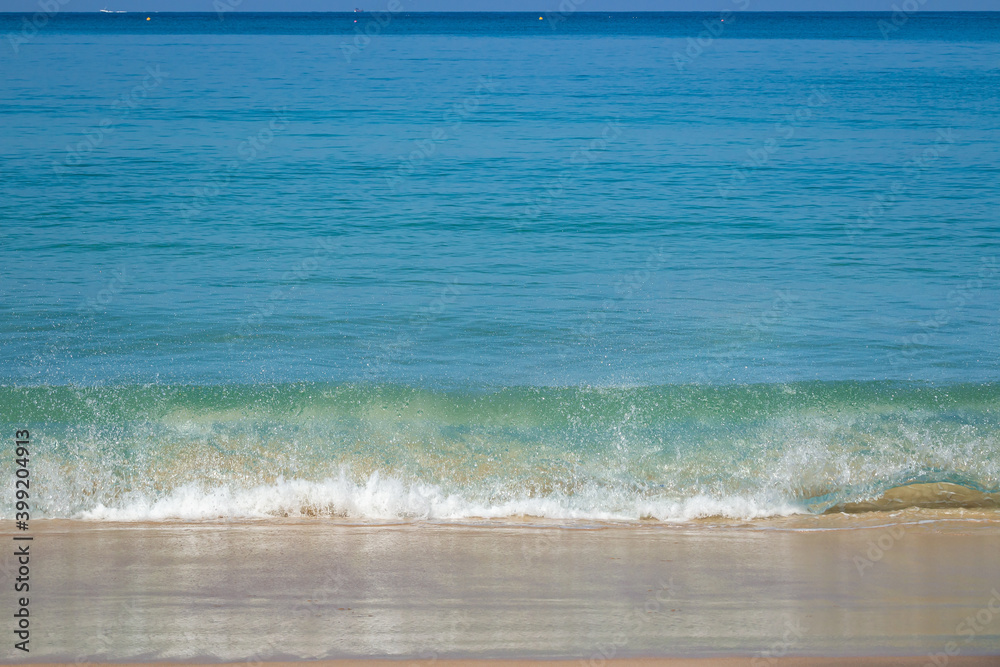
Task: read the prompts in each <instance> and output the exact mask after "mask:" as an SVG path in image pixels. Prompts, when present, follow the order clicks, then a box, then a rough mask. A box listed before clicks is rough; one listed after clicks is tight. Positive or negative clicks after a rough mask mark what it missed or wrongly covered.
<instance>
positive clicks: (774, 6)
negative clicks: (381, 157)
mask: <svg viewBox="0 0 1000 667" xmlns="http://www.w3.org/2000/svg"><path fill="white" fill-rule="evenodd" d="M51 1H53V0H50V2H51ZM561 1H562V0H401V2H402V3H403V6H404V7H405V8H406V9H407V10H408V11H428V12H433V11H553V10H555V9H556V8H558V6H559V3H560V2H561ZM910 1H911V2H919V1H920V0H910ZM40 2H44V0H0V11H13V12H35V11H39V3H40ZM903 2H904V0H750V8H749V9H750V10H751V11H833V10H837V11H892V9H893V5H897V4H902V3H903ZM212 3H213V0H65V2H64V4H63V6H62V8H63V11H83V12H93V11H97V10H99V9H102V8H105V7H106V8H108V9H122V10H128V11H175V12H182V11H183V12H199V11H201V12H214V11H215V9H214V8H213V6H212ZM388 3H389V0H280V1H276V0H243V2H242V3H240V4H239V9H238V11H286V12H287V11H306V12H307V11H326V12H331V11H351V10H352V9H354V8H355V7H360V8H362V9H364V10H366V11H376V10H381V9H385V7H386V5H387V4H388ZM45 4H49V3H45ZM228 4H234V3H233V2H229V3H228ZM574 4H577V3H574ZM732 7H733V2H732V0H583V2H582V3H579V10H580V11H693V10H702V11H715V10H719V9H727V8H732ZM920 8H921V9H922V10H926V11H935V10H937V11H967V10H977V11H997V10H1000V0H947V1H945V0H924V2H923V4H922V5H920Z"/></svg>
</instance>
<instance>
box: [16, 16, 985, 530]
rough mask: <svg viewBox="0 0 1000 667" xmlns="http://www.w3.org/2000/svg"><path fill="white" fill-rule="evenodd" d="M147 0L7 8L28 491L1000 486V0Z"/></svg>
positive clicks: (271, 497) (107, 508)
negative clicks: (109, 10) (642, 4)
mask: <svg viewBox="0 0 1000 667" xmlns="http://www.w3.org/2000/svg"><path fill="white" fill-rule="evenodd" d="M149 16H150V20H149V21H146V20H145V18H146V16H145V15H143V16H139V15H133V14H115V15H111V14H101V15H91V14H82V15H80V14H69V13H64V14H59V15H57V16H55V17H54V18H52V19H51V20H50V21H48V22H47V23H46V24H45V25H43V26H41V27H39V28H38V29H37V32H35V33H32V32H31V31H30V30H27V29H26V28H24V23H23V21H24V20H26V19H25V17H23V16H21V15H9V14H0V36H4V37H3V39H2V40H0V48H2V49H4V50H5V54H4V60H3V65H2V66H0V77H2V84H0V90H2V91H3V93H2V98H0V114H2V120H3V122H2V123H0V156H2V158H3V160H2V164H3V178H2V179H0V194H2V197H0V221H2V226H0V260H2V262H0V267H2V269H0V270H2V274H0V278H2V280H0V295H2V317H0V336H2V340H3V341H4V342H3V345H2V347H0V384H2V385H3V387H0V421H2V422H3V427H2V428H3V429H5V430H6V431H10V432H11V433H12V432H13V430H14V429H15V428H23V427H25V426H27V427H30V428H31V430H32V432H33V436H34V438H35V439H36V443H37V445H38V447H39V452H38V453H37V454H36V458H35V459H34V460H35V465H36V469H35V471H34V472H35V474H36V475H37V477H38V484H39V487H40V488H41V489H44V492H43V493H44V496H43V499H42V500H40V506H39V511H41V512H42V513H43V515H44V516H51V517H81V518H109V517H110V518H156V519H159V518H183V517H188V518H215V517H216V516H264V517H266V516H281V515H284V514H290V515H297V514H301V513H306V514H320V515H328V516H349V517H362V518H385V517H397V518H399V517H402V518H421V517H436V518H462V517H469V516H511V515H523V514H529V515H542V516H551V517H557V518H573V517H581V518H624V519H639V518H656V519H664V520H665V519H672V518H689V517H693V516H704V515H713V514H728V515H732V516H762V515H768V514H775V513H789V512H817V511H823V510H825V509H827V508H829V507H832V506H834V505H836V504H837V503H841V502H847V501H853V500H861V499H870V498H875V497H878V496H879V495H880V494H881V493H883V492H884V491H885V490H886V489H888V488H890V487H893V486H898V485H904V484H910V483H917V482H927V481H948V482H953V483H959V484H963V485H966V486H969V487H972V488H974V489H977V490H980V491H987V492H997V491H1000V470H998V468H997V465H998V463H997V462H998V461H1000V424H998V420H997V413H998V408H1000V401H998V395H997V386H996V384H995V383H996V381H997V380H998V377H1000V375H998V371H1000V355H998V351H997V350H998V346H997V342H998V333H1000V329H998V326H1000V223H998V221H997V217H996V211H997V204H998V202H1000V169H998V164H1000V132H998V130H1000V97H998V93H1000V14H998V13H990V14H972V13H966V14H947V13H923V12H922V13H919V14H915V15H911V16H909V17H906V20H905V21H901V19H900V17H896V21H897V23H896V24H893V23H892V16H891V15H889V14H846V15H839V14H811V15H810V14H751V13H739V12H737V13H735V14H733V15H732V16H729V17H726V20H725V21H722V20H720V15H719V14H627V15H626V14H622V15H606V14H586V13H574V14H570V15H565V16H561V15H558V14H551V13H549V14H543V15H542V16H543V20H542V21H539V20H538V15H523V14H507V15H479V14H471V15H464V14H463V15H428V14H423V15H420V14H397V15H392V16H391V20H389V21H388V23H386V24H385V25H378V24H377V23H376V24H374V25H375V27H372V25H373V24H372V23H371V21H373V20H375V19H373V18H370V15H368V16H364V17H363V18H361V19H360V21H359V24H355V23H354V21H355V19H356V16H355V15H353V14H352V15H346V14H340V15H338V14H315V15H270V16H269V15H240V16H236V15H225V16H224V17H223V19H224V20H221V21H220V20H219V17H218V16H217V15H216V14H203V15H177V14H152V15H149ZM880 21H881V22H882V23H881V24H880ZM886 21H888V22H889V23H886ZM887 25H892V26H893V27H894V28H895V29H894V30H892V29H887V28H886V26H887ZM357 26H361V28H360V29H361V31H362V32H361V33H360V34H359V33H357V32H355V27H357ZM723 26H725V27H723ZM366 29H367V30H368V32H369V35H370V36H369V35H364V30H366ZM25 31H26V32H25ZM11 34H13V35H15V37H13V38H11V37H10V35H11ZM11 497H13V494H12V493H8V494H5V500H4V501H3V502H4V503H7V504H6V505H3V511H4V512H5V514H10V513H11V507H10V506H9V501H8V500H6V498H11Z"/></svg>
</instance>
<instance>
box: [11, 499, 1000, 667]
mask: <svg viewBox="0 0 1000 667" xmlns="http://www.w3.org/2000/svg"><path fill="white" fill-rule="evenodd" d="M943 516H946V515H944V514H940V513H937V514H936V513H933V512H921V511H913V512H910V513H902V514H896V515H892V516H890V515H887V514H886V513H872V514H869V515H864V517H863V518H860V519H859V518H838V517H829V518H816V519H812V518H810V519H789V520H774V521H768V522H756V523H754V524H752V525H750V526H745V525H735V524H733V525H730V524H725V523H710V522H702V523H700V524H699V525H696V526H695V525H683V526H664V525H662V524H661V525H655V526H654V525H649V526H643V527H614V526H604V527H598V528H595V527H590V528H585V527H581V526H577V527H573V528H555V527H535V526H532V525H528V524H517V523H513V522H511V523H497V524H494V525H488V526H486V525H484V526H473V525H461V526H456V525H432V524H407V525H377V526H375V525H367V526H357V525H353V526H352V525H344V524H337V523H333V522H329V521H314V522H270V523H245V524H234V523H229V524H213V523H204V524H183V523H175V524H166V523H159V524H99V523H89V522H67V521H53V522H42V521H38V522H34V524H33V526H32V531H31V532H32V534H33V535H34V538H35V539H34V540H33V541H32V559H31V586H32V588H31V603H30V605H31V632H32V634H31V648H32V650H31V653H30V655H26V654H22V653H21V652H19V651H18V652H15V651H14V650H13V647H12V644H13V642H8V643H7V644H6V646H5V647H4V656H5V657H4V659H5V660H6V661H15V660H16V661H18V662H24V661H25V660H26V659H27V660H29V661H31V662H49V663H56V662H58V663H69V662H77V661H92V662H96V661H115V662H153V661H157V662H172V661H185V662H188V663H191V662H243V661H247V660H251V661H255V660H261V661H297V660H330V659H338V658H345V659H346V658H396V659H405V660H407V661H411V660H414V661H416V660H419V661H422V662H423V663H425V664H430V663H431V662H436V663H437V664H441V665H444V664H461V663H460V662H453V660H460V661H465V660H470V659H478V661H477V662H476V664H479V665H486V664H497V665H499V664H529V663H527V662H517V663H514V662H506V663H501V662H483V661H482V660H483V659H489V660H497V659H514V658H518V659H528V658H530V659H535V660H538V659H542V660H555V659H560V660H569V661H572V662H573V664H577V665H579V664H580V662H579V660H581V659H582V660H585V661H587V662H588V663H590V664H593V665H595V667H597V666H599V665H603V664H604V661H605V659H612V660H609V661H608V664H626V663H627V664H669V665H683V664H691V665H703V664H721V665H737V664H741V665H749V664H752V665H755V666H758V665H786V666H788V665H798V664H803V665H805V664H808V665H834V664H836V665H849V664H869V665H895V664H900V665H903V664H907V665H924V664H927V663H930V664H938V665H939V666H940V665H943V664H949V665H959V664H968V665H972V664H975V665H987V664H989V665H995V664H1000V659H997V658H995V657H989V656H996V655H1000V557H998V554H1000V523H998V522H997V521H995V520H988V519H983V518H981V517H980V518H978V519H975V520H970V519H969V517H976V516H977V515H975V514H974V513H962V512H952V513H951V514H949V515H947V517H949V518H947V519H946V520H940V519H941V518H942V517H943ZM986 516H991V515H986ZM992 516H995V515H992ZM963 517H964V518H963ZM931 519H935V520H933V521H932V520H931ZM5 537H6V539H7V540H8V544H12V542H10V533H6V534H5ZM4 574H5V575H6V576H8V577H9V576H10V572H9V571H5V572H4ZM4 586H5V587H7V589H8V590H10V582H9V581H7V582H4ZM7 599H8V603H7V604H8V605H9V607H12V606H13V604H14V603H13V593H8V595H7ZM12 611H13V609H11V613H12ZM949 654H950V655H949ZM861 656H880V659H879V660H877V661H873V659H872V658H866V659H862V658H861ZM899 656H910V658H909V659H907V660H903V659H901V658H900V657H899ZM928 656H932V657H928ZM977 656H978V657H977ZM824 657H826V658H830V660H821V659H820V658H824ZM623 658H626V659H628V660H627V661H624V662H622V661H621V659H623ZM637 658H650V659H653V658H672V659H673V660H669V661H662V660H653V661H651V662H646V661H643V662H636V661H635V660H633V659H637ZM693 658H704V659H708V658H711V659H712V660H710V661H707V662H706V661H691V660H690V659H693ZM719 658H726V660H725V661H721V662H720V661H719ZM803 658H809V659H808V660H805V661H803ZM682 659H684V660H682ZM591 661H593V662H591ZM369 664H375V663H369ZM385 664H393V665H398V664H400V663H399V662H398V660H397V661H393V662H391V663H385ZM546 664H553V663H546ZM567 664H568V663H567Z"/></svg>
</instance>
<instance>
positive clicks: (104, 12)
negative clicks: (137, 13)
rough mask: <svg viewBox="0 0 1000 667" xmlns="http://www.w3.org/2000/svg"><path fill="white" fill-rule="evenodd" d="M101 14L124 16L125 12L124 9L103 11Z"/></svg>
mask: <svg viewBox="0 0 1000 667" xmlns="http://www.w3.org/2000/svg"><path fill="white" fill-rule="evenodd" d="M101 13H102V14H124V13H125V10H124V9H102V10H101Z"/></svg>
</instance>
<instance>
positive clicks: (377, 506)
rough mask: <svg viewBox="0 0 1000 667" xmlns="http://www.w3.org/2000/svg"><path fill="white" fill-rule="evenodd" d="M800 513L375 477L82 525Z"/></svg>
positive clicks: (785, 506) (152, 509)
mask: <svg viewBox="0 0 1000 667" xmlns="http://www.w3.org/2000/svg"><path fill="white" fill-rule="evenodd" d="M805 511H806V510H805V509H804V508H802V507H801V506H796V505H794V504H792V503H787V502H781V501H774V502H769V501H764V500H761V499H756V498H752V497H744V496H733V497H720V498H713V497H710V496H706V495H698V496H693V497H690V498H684V499H668V498H662V499H660V498H649V497H640V496H638V495H636V494H635V493H634V492H633V493H631V494H630V493H628V492H624V491H620V490H615V489H609V488H592V489H586V490H583V491H581V492H579V493H574V494H573V495H564V494H557V495H549V496H535V497H530V496H526V495H524V496H516V495H515V496H513V497H509V498H500V499H492V500H491V499H487V498H483V497H476V496H472V495H465V494H462V493H449V492H447V491H445V490H443V489H442V488H441V487H440V486H437V485H433V484H424V483H407V482H403V481H401V480H399V479H395V478H392V477H386V476H382V475H379V474H378V473H375V474H373V475H371V476H370V477H369V478H368V479H367V480H366V481H364V482H363V483H357V482H354V481H352V480H351V479H349V478H348V477H347V476H346V475H341V476H340V477H339V478H330V479H326V480H323V481H307V480H302V479H292V480H279V481H277V482H276V483H274V484H268V485H260V486H255V487H252V488H234V487H232V486H225V485H224V486H218V487H212V488H206V487H201V486H197V485H186V486H182V487H179V488H177V489H174V490H173V491H172V492H170V493H168V494H167V495H165V496H163V497H160V498H156V499H149V498H143V497H138V498H136V497H133V498H131V499H129V500H127V501H123V502H122V503H121V504H120V505H114V506H106V505H104V504H98V505H97V506H95V507H94V508H92V509H89V510H84V511H81V512H79V513H78V514H77V516H76V517H75V518H78V519H85V520H104V521H163V520H171V519H173V520H213V519H220V518H222V519H266V518H275V517H306V516H320V517H323V516H326V517H339V518H346V519H357V520H462V519H475V518H509V517H539V518H546V519H573V520H580V519H584V520H587V519H589V520H604V521H637V520H640V519H655V520H660V521H684V520H691V519H697V518H702V517H713V516H719V517H727V518H735V519H753V518H761V517H768V516H786V515H790V514H797V513H804V512H805Z"/></svg>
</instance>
